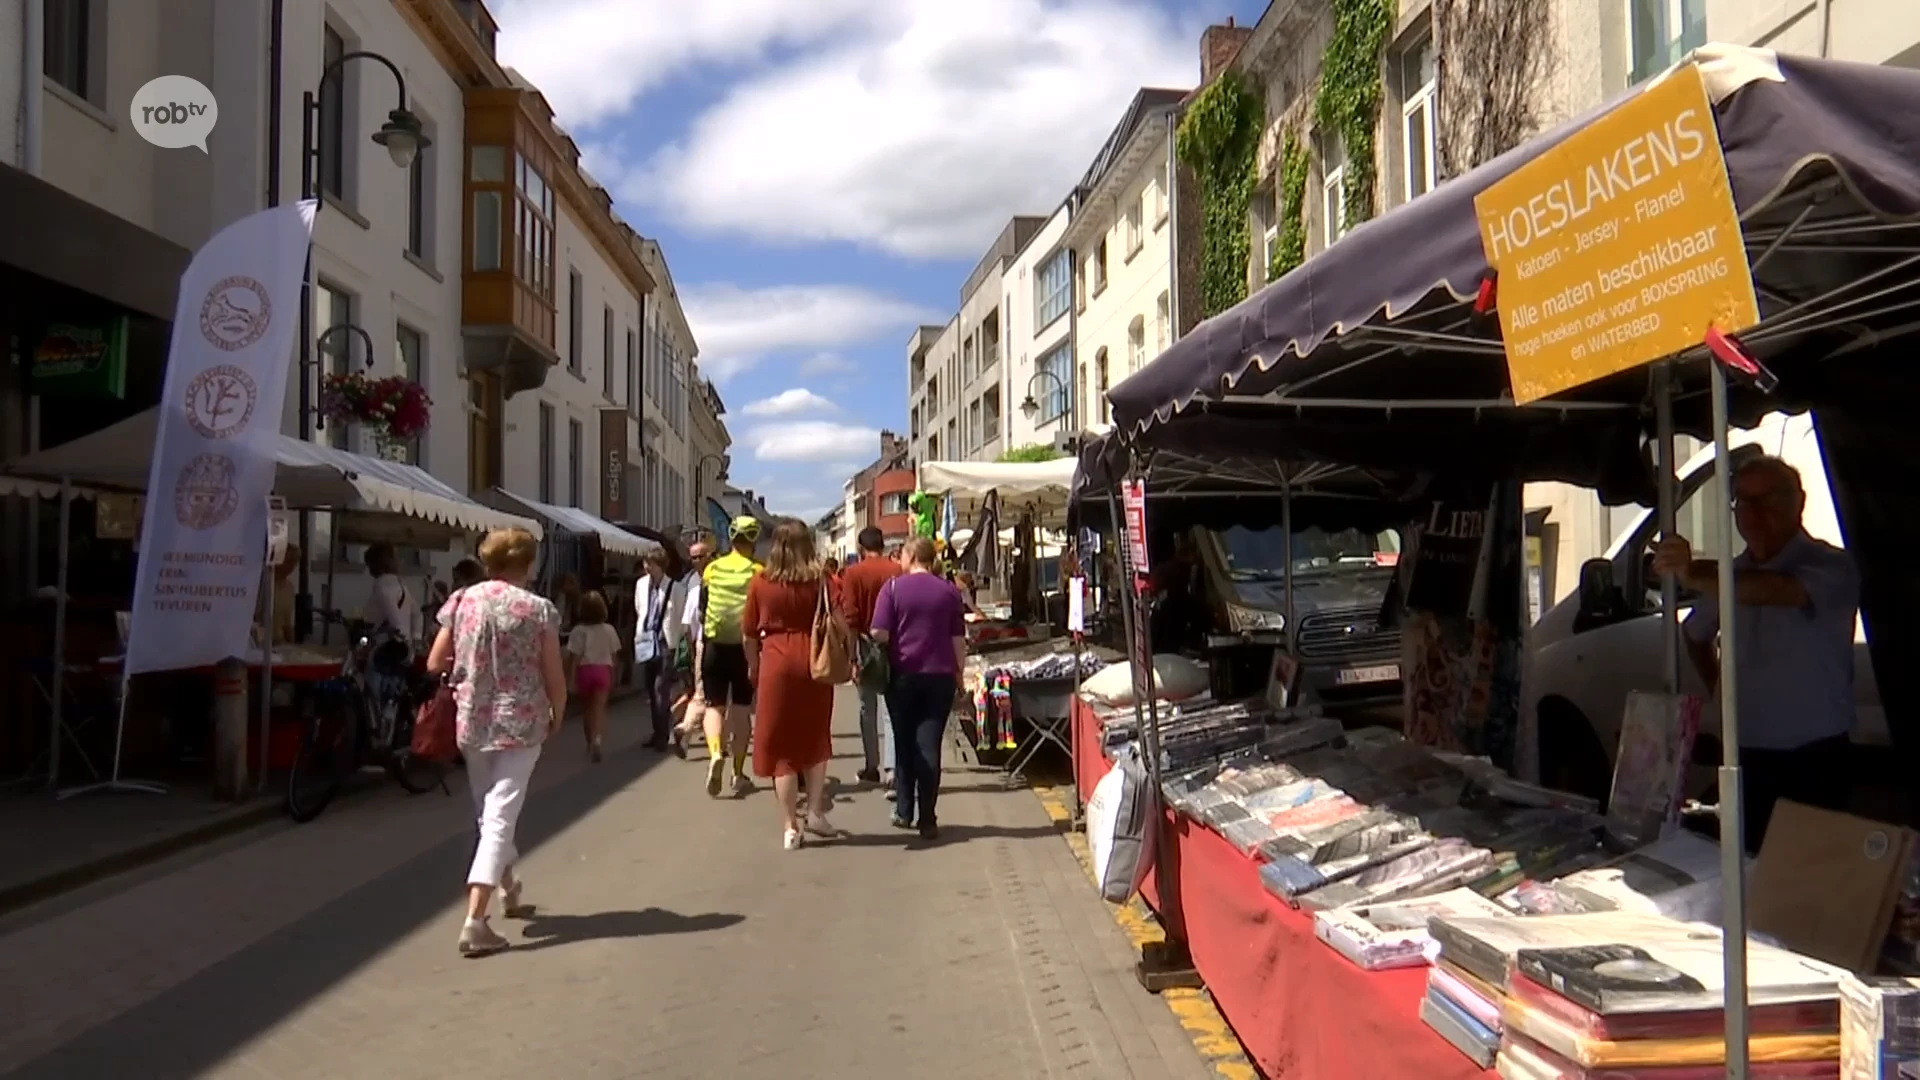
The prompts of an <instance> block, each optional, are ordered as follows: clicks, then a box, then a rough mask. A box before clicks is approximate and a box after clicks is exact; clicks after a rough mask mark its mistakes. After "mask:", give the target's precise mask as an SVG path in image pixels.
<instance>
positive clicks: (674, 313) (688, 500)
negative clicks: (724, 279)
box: [634, 239, 717, 529]
mask: <svg viewBox="0 0 1920 1080" xmlns="http://www.w3.org/2000/svg"><path fill="white" fill-rule="evenodd" d="M639 249H640V254H641V259H642V261H643V262H644V263H645V264H646V267H647V272H648V273H649V274H650V275H651V276H652V277H653V280H654V290H653V292H652V294H651V295H649V296H648V297H647V305H646V307H647V311H646V319H645V322H646V326H645V329H644V331H643V333H642V338H641V350H640V352H641V356H642V359H643V367H642V374H641V376H640V383H641V387H642V390H643V393H642V394H641V397H640V398H637V399H635V404H636V406H637V407H638V409H637V412H636V417H635V418H636V419H637V420H638V421H639V423H638V425H637V428H636V430H637V431H638V432H640V433H642V435H643V437H642V438H641V439H640V442H639V444H638V448H639V449H640V451H641V457H636V458H635V459H634V460H636V461H640V460H644V461H645V465H644V467H643V471H642V472H641V473H640V491H638V492H636V494H635V500H634V502H635V505H634V512H635V513H636V515H638V516H636V517H635V519H634V520H636V521H643V522H645V523H646V524H648V525H651V526H653V527H654V528H656V529H668V528H673V527H675V526H678V525H682V524H685V523H687V522H691V521H694V520H696V518H695V514H694V511H695V507H694V492H693V489H694V484H693V463H694V460H695V458H694V456H693V440H694V433H693V414H694V411H695V406H694V401H693V399H694V396H695V394H696V392H697V388H698V386H699V384H700V372H699V369H698V367H697V366H696V364H695V362H694V361H695V358H696V357H698V356H699V355H700V346H699V343H697V342H696V341H694V338H693V328H692V327H691V326H689V325H688V323H687V316H686V312H685V311H683V310H682V309H681V307H680V294H679V292H678V291H677V290H675V288H674V286H673V275H672V273H671V272H670V271H669V270H668V269H667V258H666V254H665V253H664V252H663V251H661V250H660V244H659V241H656V240H651V239H642V240H641V241H640V245H639ZM641 400H644V402H645V404H644V406H640V401H641ZM716 419H717V414H716Z"/></svg>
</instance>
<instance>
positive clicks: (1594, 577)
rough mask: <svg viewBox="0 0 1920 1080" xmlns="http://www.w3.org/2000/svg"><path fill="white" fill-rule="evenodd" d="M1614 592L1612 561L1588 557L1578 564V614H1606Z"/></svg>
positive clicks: (1610, 607)
mask: <svg viewBox="0 0 1920 1080" xmlns="http://www.w3.org/2000/svg"><path fill="white" fill-rule="evenodd" d="M1649 557H1651V556H1649ZM1615 592H1616V590H1615V588H1614V584H1613V564H1612V563H1610V562H1608V561H1607V560H1605V559H1588V560H1587V561H1586V562H1583V563H1581V564H1580V614H1582V615H1606V614H1608V613H1609V612H1610V611H1611V610H1612V608H1613V597H1614V594H1615Z"/></svg>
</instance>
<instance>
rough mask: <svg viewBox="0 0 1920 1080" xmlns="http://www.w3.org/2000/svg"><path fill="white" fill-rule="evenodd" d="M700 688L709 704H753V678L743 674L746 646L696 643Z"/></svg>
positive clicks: (709, 642) (744, 706) (716, 642)
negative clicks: (698, 648) (698, 657)
mask: <svg viewBox="0 0 1920 1080" xmlns="http://www.w3.org/2000/svg"><path fill="white" fill-rule="evenodd" d="M700 692H701V693H702V694H703V695H704V696H705V697H706V701H707V704H708V705H709V706H711V707H713V708H716V709H718V708H724V707H726V706H728V705H737V706H739V707H741V708H746V707H747V706H750V705H752V704H753V680H751V679H749V678H747V647H746V646H745V645H740V644H733V645H727V644H722V643H721V642H718V641H708V642H704V643H702V644H701V646H700Z"/></svg>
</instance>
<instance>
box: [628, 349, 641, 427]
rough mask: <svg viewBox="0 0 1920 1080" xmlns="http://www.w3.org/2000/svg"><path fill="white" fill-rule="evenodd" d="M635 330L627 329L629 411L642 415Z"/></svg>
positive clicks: (636, 416) (631, 413) (633, 414)
mask: <svg viewBox="0 0 1920 1080" xmlns="http://www.w3.org/2000/svg"><path fill="white" fill-rule="evenodd" d="M636 351H637V345H636V344H635V335H634V332H633V331H631V330H629V331H627V413H628V414H629V415H631V416H633V417H634V418H636V419H638V418H639V416H640V360H639V357H638V356H637V355H636Z"/></svg>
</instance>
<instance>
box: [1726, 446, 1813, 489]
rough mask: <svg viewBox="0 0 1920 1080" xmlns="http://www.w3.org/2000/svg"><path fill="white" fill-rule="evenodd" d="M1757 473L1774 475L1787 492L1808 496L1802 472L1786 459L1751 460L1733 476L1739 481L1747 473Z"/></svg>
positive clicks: (1769, 456) (1767, 455)
mask: <svg viewBox="0 0 1920 1080" xmlns="http://www.w3.org/2000/svg"><path fill="white" fill-rule="evenodd" d="M1756 471H1765V472H1769V473H1772V474H1773V476H1774V478H1775V479H1777V480H1780V481H1781V482H1783V483H1785V484H1786V486H1787V490H1789V491H1792V492H1794V493H1795V494H1798V495H1804V494H1806V491H1807V488H1806V485H1805V484H1803V483H1801V480H1800V470H1799V469H1796V468H1794V467H1793V466H1792V465H1789V464H1787V461H1786V459H1785V458H1777V457H1774V456H1773V455H1772V454H1765V455H1762V456H1760V457H1757V458H1751V459H1749V460H1748V461H1747V462H1746V463H1745V464H1743V465H1741V466H1740V467H1739V468H1737V469H1735V470H1734V471H1733V475H1734V477H1735V478H1736V479H1737V478H1739V477H1740V476H1743V475H1745V474H1746V473H1749V472H1756Z"/></svg>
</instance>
